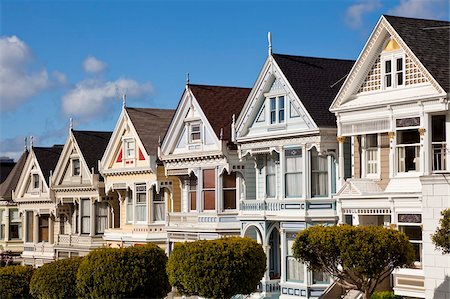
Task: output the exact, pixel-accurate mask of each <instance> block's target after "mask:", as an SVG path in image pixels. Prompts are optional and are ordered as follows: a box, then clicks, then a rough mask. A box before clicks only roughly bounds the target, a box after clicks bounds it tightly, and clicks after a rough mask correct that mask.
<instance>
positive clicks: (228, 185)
mask: <svg viewBox="0 0 450 299" xmlns="http://www.w3.org/2000/svg"><path fill="white" fill-rule="evenodd" d="M223 208H224V209H225V210H236V172H232V173H230V174H228V173H224V174H223Z"/></svg>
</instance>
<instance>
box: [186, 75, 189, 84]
mask: <svg viewBox="0 0 450 299" xmlns="http://www.w3.org/2000/svg"><path fill="white" fill-rule="evenodd" d="M186 85H189V73H186Z"/></svg>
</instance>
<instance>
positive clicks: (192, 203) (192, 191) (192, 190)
mask: <svg viewBox="0 0 450 299" xmlns="http://www.w3.org/2000/svg"><path fill="white" fill-rule="evenodd" d="M189 209H190V210H191V211H195V210H197V177H196V176H195V175H191V176H190V177H189Z"/></svg>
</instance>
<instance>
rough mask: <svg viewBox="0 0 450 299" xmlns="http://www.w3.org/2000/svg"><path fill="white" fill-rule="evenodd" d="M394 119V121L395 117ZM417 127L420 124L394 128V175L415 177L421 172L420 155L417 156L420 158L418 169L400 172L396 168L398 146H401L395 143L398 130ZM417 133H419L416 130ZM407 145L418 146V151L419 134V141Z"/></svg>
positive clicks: (419, 144)
mask: <svg viewBox="0 0 450 299" xmlns="http://www.w3.org/2000/svg"><path fill="white" fill-rule="evenodd" d="M413 117H414V116H413ZM394 121H395V122H396V121H397V119H395V120H394ZM419 128H420V125H419V126H411V127H396V128H395V137H394V139H393V140H394V169H395V171H394V174H395V176H396V177H417V176H418V175H419V174H420V173H422V172H423V168H424V166H423V165H422V163H421V160H422V157H421V156H419V158H420V160H419V169H418V170H416V171H405V172H400V171H399V169H398V163H399V161H398V160H399V156H398V148H399V147H403V146H399V144H398V143H397V138H398V131H405V130H419ZM417 134H419V132H418V131H417ZM408 146H419V151H420V148H421V141H420V135H419V143H413V144H409V145H408Z"/></svg>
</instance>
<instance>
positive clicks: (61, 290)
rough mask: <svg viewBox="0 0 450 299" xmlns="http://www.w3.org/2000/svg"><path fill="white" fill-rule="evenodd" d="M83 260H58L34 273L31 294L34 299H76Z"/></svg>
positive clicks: (76, 258) (74, 258)
mask: <svg viewBox="0 0 450 299" xmlns="http://www.w3.org/2000/svg"><path fill="white" fill-rule="evenodd" d="M81 261H82V258H80V257H73V258H70V259H64V260H58V261H54V262H51V263H48V264H44V265H43V266H42V267H40V268H39V269H37V270H36V271H34V274H33V277H32V278H31V283H30V293H31V295H33V297H34V298H38V299H46V298H55V299H56V298H74V297H76V295H77V293H76V283H77V271H78V267H79V266H80V263H81Z"/></svg>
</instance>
